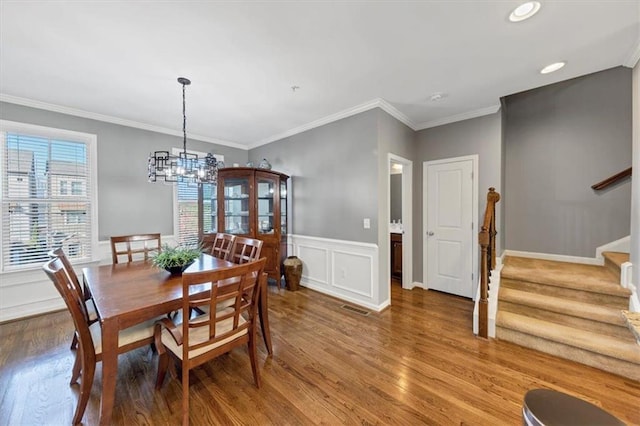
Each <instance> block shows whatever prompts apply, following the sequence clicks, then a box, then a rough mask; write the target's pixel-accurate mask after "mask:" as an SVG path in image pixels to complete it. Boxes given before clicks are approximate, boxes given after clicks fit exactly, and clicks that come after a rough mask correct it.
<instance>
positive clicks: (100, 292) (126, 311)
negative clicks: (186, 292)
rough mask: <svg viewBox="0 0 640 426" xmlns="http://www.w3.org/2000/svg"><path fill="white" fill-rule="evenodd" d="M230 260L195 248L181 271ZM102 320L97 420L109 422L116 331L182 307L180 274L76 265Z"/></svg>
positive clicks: (262, 311)
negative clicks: (197, 255)
mask: <svg viewBox="0 0 640 426" xmlns="http://www.w3.org/2000/svg"><path fill="white" fill-rule="evenodd" d="M231 266H235V264H234V263H232V262H229V261H226V260H222V259H218V258H216V257H213V256H210V255H208V254H204V253H203V254H201V255H200V258H199V259H196V261H195V262H194V263H192V264H191V265H190V266H189V267H188V268H187V269H186V271H185V272H197V271H211V270H215V269H220V268H228V267H231ZM82 273H83V277H84V286H85V288H86V289H87V291H89V292H90V294H91V297H92V299H93V302H94V303H95V306H96V310H97V311H98V316H99V317H100V323H101V325H102V395H101V400H100V424H101V425H108V424H110V423H111V414H112V411H113V403H114V399H115V389H116V377H117V374H118V333H119V332H120V330H123V329H125V328H127V327H131V326H133V325H136V324H139V323H141V322H144V321H147V320H151V319H154V318H158V317H160V316H162V315H166V314H168V313H170V312H174V311H178V310H180V309H182V277H181V276H180V275H171V274H170V273H169V272H167V271H165V270H164V269H160V268H157V267H156V266H154V265H153V264H152V263H151V262H149V261H137V262H131V263H118V264H113V265H100V266H91V267H87V268H83V269H82ZM259 281H260V282H261V283H262V284H261V285H262V291H261V292H260V293H261V298H260V299H261V300H260V302H259V305H258V306H259V317H260V324H261V327H262V334H263V337H264V339H265V344H266V346H267V351H268V352H269V354H272V353H273V351H272V347H271V335H270V332H269V322H268V315H267V313H268V311H267V288H266V285H267V280H266V279H261V280H259Z"/></svg>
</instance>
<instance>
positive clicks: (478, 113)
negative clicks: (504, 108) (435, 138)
mask: <svg viewBox="0 0 640 426" xmlns="http://www.w3.org/2000/svg"><path fill="white" fill-rule="evenodd" d="M498 111H500V104H495V105H491V106H488V107H486V108H480V109H476V110H474V111H468V112H464V113H462V114H456V115H451V116H449V117H444V118H439V119H437V120H433V121H427V122H424V123H421V124H418V126H417V127H416V129H414V130H424V129H429V128H431V127H437V126H442V125H443V124H450V123H455V122H456V121H463V120H468V119H470V118H476V117H482V116H483V115H490V114H495V113H496V112H498Z"/></svg>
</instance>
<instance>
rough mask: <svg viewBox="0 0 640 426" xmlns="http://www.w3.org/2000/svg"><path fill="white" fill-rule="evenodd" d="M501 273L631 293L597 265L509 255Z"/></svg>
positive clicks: (592, 289)
mask: <svg viewBox="0 0 640 426" xmlns="http://www.w3.org/2000/svg"><path fill="white" fill-rule="evenodd" d="M500 275H501V279H502V280H515V281H526V282H531V283H536V284H544V285H551V286H556V287H563V288H569V289H575V290H580V291H587V292H592V293H601V294H607V295H612V296H619V297H629V296H630V295H631V292H630V291H629V290H628V289H626V288H624V287H621V286H620V285H619V283H618V280H617V278H616V277H615V275H614V274H613V273H612V272H611V271H609V270H608V269H607V268H604V267H602V266H598V265H583V264H577V263H567V262H556V261H551V260H541V259H529V258H522V257H513V256H508V257H507V258H506V259H505V264H504V267H503V268H502V272H501V274H500Z"/></svg>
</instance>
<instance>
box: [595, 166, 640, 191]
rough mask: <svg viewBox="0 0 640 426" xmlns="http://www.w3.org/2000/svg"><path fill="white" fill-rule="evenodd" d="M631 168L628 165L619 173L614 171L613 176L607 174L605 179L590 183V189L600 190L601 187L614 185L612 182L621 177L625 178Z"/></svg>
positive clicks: (629, 174) (629, 173) (619, 179)
mask: <svg viewBox="0 0 640 426" xmlns="http://www.w3.org/2000/svg"><path fill="white" fill-rule="evenodd" d="M631 169H632V167H629V168H628V169H626V170H623V171H621V172H620V173H616V174H615V175H613V176H609V177H608V178H606V179H605V180H603V181H601V182H598V183H595V184H593V185H591V189H593V190H596V191H600V190H601V189H605V188H608V187H610V186H611V185H614V184H616V183H618V182H619V181H621V180H622V179H624V178H626V177H628V176H631Z"/></svg>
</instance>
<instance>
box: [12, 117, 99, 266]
mask: <svg viewBox="0 0 640 426" xmlns="http://www.w3.org/2000/svg"><path fill="white" fill-rule="evenodd" d="M0 138H1V142H2V144H1V146H0V154H1V155H0V157H1V160H2V161H1V163H0V171H1V175H2V182H3V184H2V188H1V192H0V194H1V195H0V203H1V204H2V217H3V220H2V228H1V231H0V235H1V237H2V244H1V245H0V251H1V256H0V258H1V268H2V271H10V270H18V269H27V268H33V267H34V266H36V265H37V267H40V266H41V265H42V263H43V262H44V261H46V260H47V259H48V257H47V253H48V252H49V250H51V249H54V248H57V247H62V248H63V249H64V250H65V252H66V253H67V255H68V256H69V258H71V259H72V260H92V256H93V255H94V254H95V253H96V247H97V223H98V221H97V212H96V208H95V206H96V205H97V203H96V202H95V197H96V188H97V182H96V160H95V146H96V137H95V135H89V134H85V133H77V132H70V131H66V130H58V129H51V128H47V127H41V126H33V125H28V124H22V123H14V122H10V121H2V120H0ZM69 186H70V188H69Z"/></svg>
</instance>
